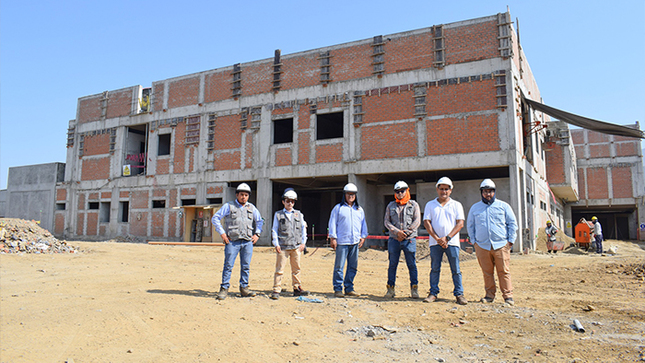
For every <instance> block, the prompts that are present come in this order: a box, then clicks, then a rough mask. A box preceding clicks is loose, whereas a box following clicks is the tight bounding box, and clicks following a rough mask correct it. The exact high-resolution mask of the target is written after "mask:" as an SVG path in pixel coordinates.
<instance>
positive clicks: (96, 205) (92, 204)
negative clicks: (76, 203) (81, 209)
mask: <svg viewBox="0 0 645 363" xmlns="http://www.w3.org/2000/svg"><path fill="white" fill-rule="evenodd" d="M87 209H90V210H95V209H99V202H89V203H88V207H87Z"/></svg>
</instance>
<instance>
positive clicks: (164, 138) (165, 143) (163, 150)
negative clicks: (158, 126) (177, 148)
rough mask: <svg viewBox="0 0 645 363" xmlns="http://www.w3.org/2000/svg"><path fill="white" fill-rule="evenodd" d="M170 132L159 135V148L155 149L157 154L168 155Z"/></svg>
mask: <svg viewBox="0 0 645 363" xmlns="http://www.w3.org/2000/svg"><path fill="white" fill-rule="evenodd" d="M170 139H171V135H170V134H161V135H159V148H158V149H157V156H165V155H170Z"/></svg>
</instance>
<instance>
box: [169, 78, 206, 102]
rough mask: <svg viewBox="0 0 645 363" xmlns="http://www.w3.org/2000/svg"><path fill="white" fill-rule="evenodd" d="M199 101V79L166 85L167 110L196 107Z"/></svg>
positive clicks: (189, 79) (186, 79) (182, 80)
mask: <svg viewBox="0 0 645 363" xmlns="http://www.w3.org/2000/svg"><path fill="white" fill-rule="evenodd" d="M198 100H199V77H197V76H195V77H190V78H184V79H180V80H178V81H174V82H169V83H168V108H175V107H182V106H188V105H196V104H197V102H198Z"/></svg>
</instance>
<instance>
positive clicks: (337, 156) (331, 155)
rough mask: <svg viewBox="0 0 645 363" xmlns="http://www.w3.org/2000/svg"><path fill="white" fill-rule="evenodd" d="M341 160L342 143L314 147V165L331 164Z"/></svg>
mask: <svg viewBox="0 0 645 363" xmlns="http://www.w3.org/2000/svg"><path fill="white" fill-rule="evenodd" d="M342 160H343V143H342V142H338V143H335V144H324V145H317V146H316V163H331V162H337V161H342Z"/></svg>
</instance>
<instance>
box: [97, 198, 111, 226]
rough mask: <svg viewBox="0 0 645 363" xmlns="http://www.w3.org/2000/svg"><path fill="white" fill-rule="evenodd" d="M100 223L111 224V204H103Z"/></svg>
mask: <svg viewBox="0 0 645 363" xmlns="http://www.w3.org/2000/svg"><path fill="white" fill-rule="evenodd" d="M99 222H100V223H109V222H110V202H104V203H101V208H100V210H99Z"/></svg>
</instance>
